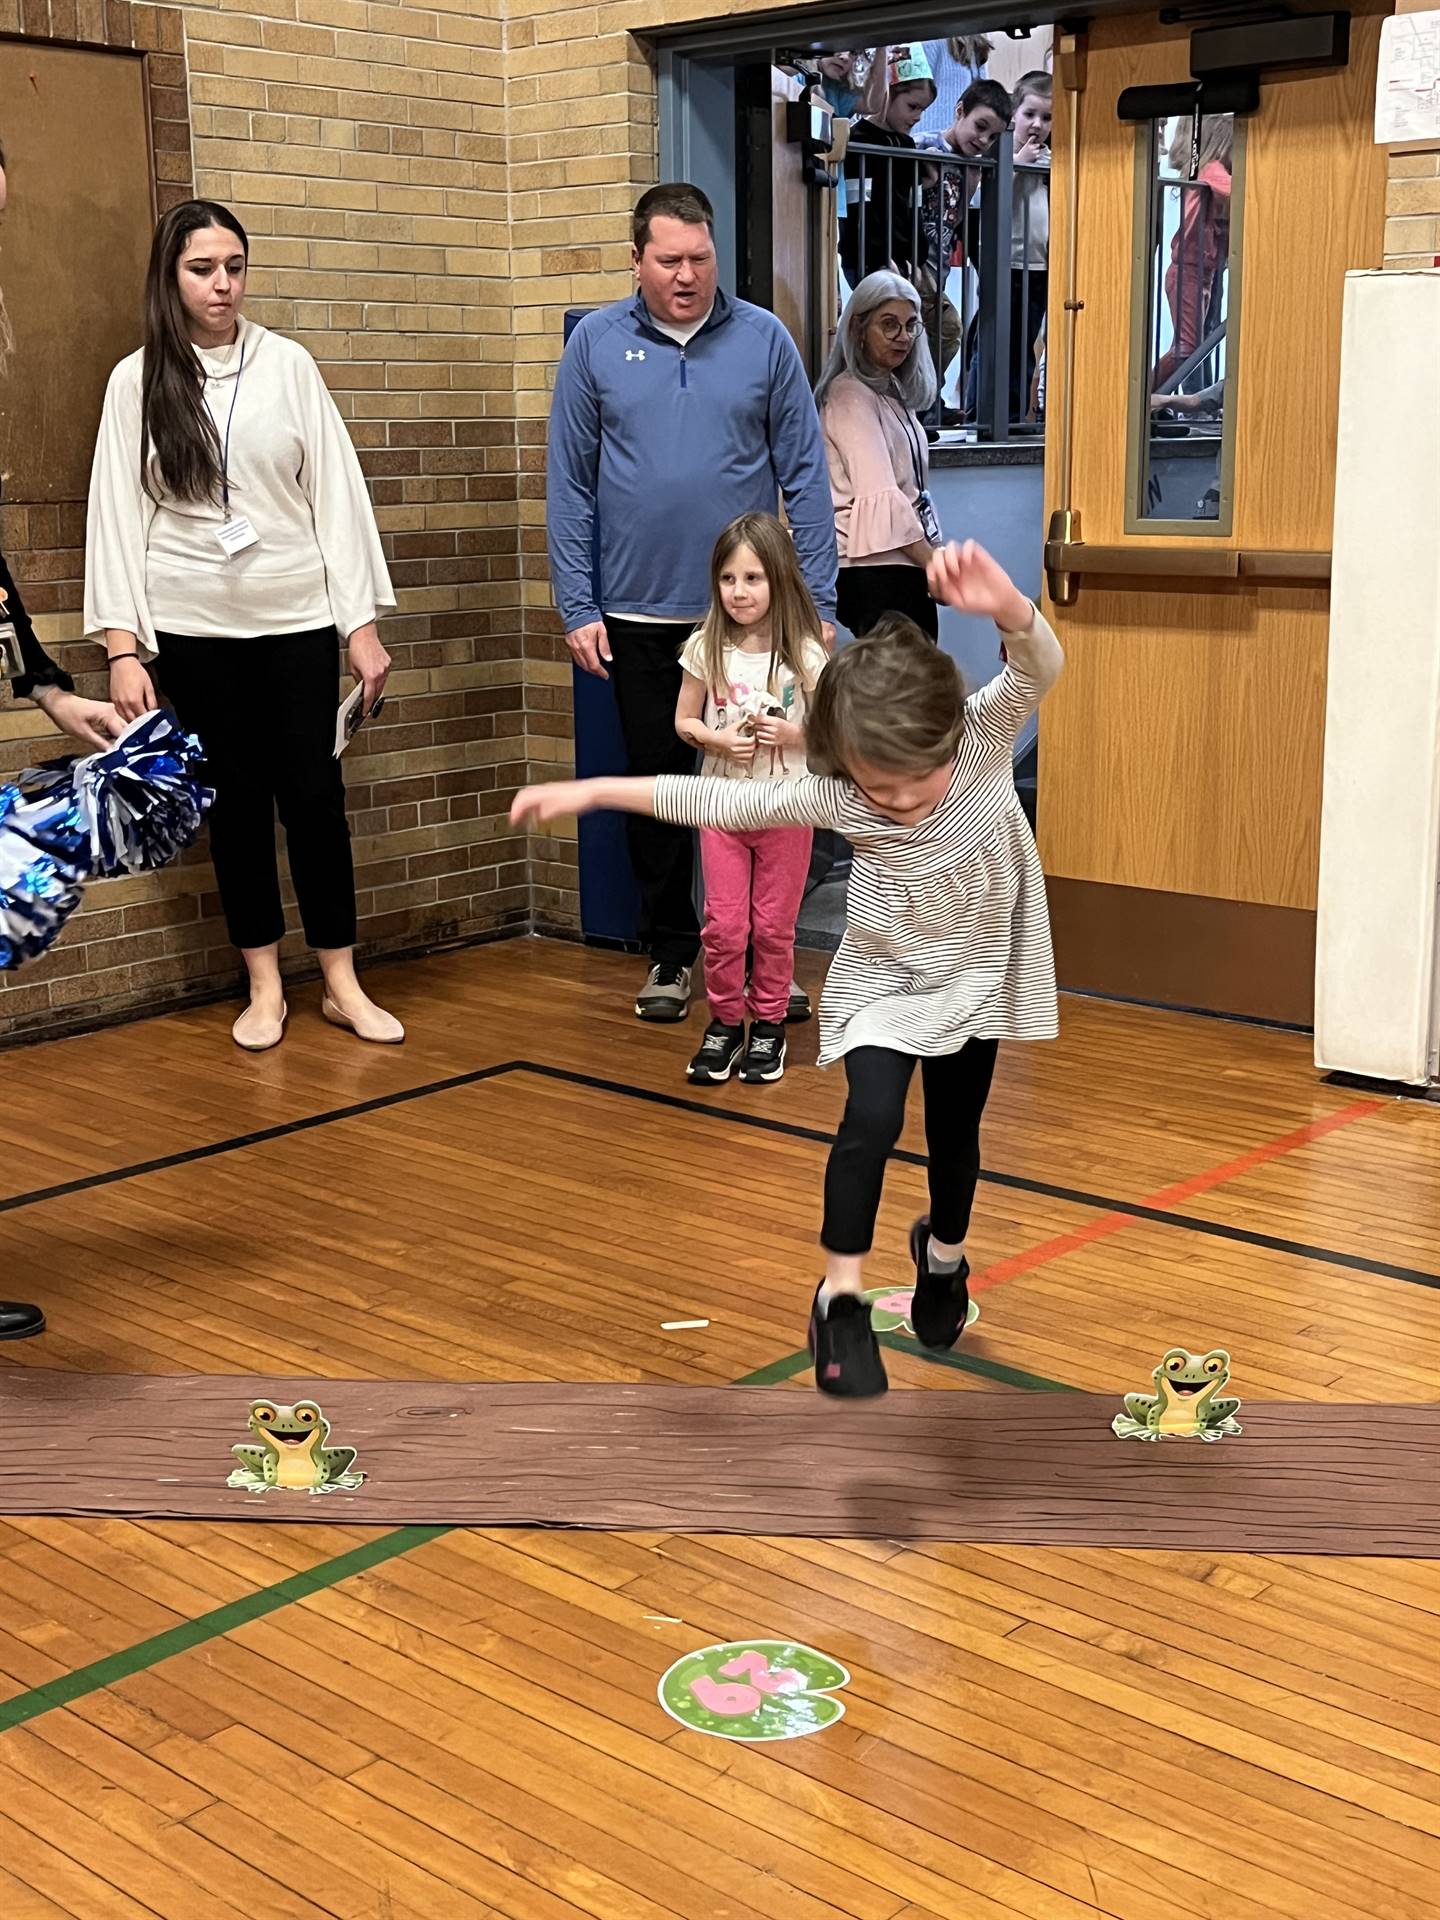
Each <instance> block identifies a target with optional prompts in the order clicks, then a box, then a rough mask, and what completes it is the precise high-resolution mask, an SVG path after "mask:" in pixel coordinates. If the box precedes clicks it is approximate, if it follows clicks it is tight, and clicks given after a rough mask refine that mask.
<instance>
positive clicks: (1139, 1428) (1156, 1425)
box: [1110, 1347, 1242, 1441]
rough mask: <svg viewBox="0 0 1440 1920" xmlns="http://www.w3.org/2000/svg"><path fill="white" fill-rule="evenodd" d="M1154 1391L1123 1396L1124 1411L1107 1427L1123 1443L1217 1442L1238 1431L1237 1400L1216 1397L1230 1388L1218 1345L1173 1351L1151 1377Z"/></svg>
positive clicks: (1227, 1367)
mask: <svg viewBox="0 0 1440 1920" xmlns="http://www.w3.org/2000/svg"><path fill="white" fill-rule="evenodd" d="M1150 1377H1151V1379H1152V1380H1153V1381H1154V1382H1155V1389H1156V1390H1155V1392H1154V1393H1127V1394H1126V1396H1125V1411H1124V1413H1117V1414H1116V1416H1115V1418H1114V1420H1112V1421H1111V1423H1110V1424H1111V1427H1112V1429H1113V1431H1114V1432H1115V1433H1117V1434H1118V1435H1119V1436H1120V1438H1121V1439H1122V1440H1206V1441H1213V1440H1222V1439H1223V1438H1224V1437H1225V1435H1226V1434H1227V1433H1239V1432H1241V1430H1242V1429H1241V1426H1240V1422H1239V1421H1238V1420H1237V1419H1236V1418H1235V1416H1236V1414H1237V1413H1238V1412H1239V1411H1240V1402H1239V1401H1238V1400H1227V1399H1221V1398H1219V1397H1218V1396H1219V1394H1220V1389H1221V1388H1222V1387H1226V1386H1228V1385H1229V1384H1230V1356H1229V1354H1228V1353H1227V1352H1226V1351H1225V1349H1224V1348H1223V1347H1212V1348H1211V1350H1210V1352H1209V1353H1190V1352H1187V1350H1186V1349H1185V1348H1184V1347H1172V1348H1171V1349H1170V1351H1169V1352H1168V1353H1167V1354H1166V1355H1165V1357H1164V1359H1163V1360H1162V1361H1161V1362H1160V1364H1159V1366H1158V1367H1156V1369H1155V1371H1154V1373H1153V1374H1152V1375H1151V1376H1150Z"/></svg>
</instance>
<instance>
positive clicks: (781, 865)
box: [700, 827, 814, 1027]
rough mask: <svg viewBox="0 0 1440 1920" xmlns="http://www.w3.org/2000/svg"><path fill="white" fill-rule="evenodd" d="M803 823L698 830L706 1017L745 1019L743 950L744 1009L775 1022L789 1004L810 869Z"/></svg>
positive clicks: (809, 836)
mask: <svg viewBox="0 0 1440 1920" xmlns="http://www.w3.org/2000/svg"><path fill="white" fill-rule="evenodd" d="M813 837H814V836H813V834H812V833H811V830H810V828H809V827H766V828H763V829H762V830H761V831H760V832H758V833H721V832H719V831H718V830H717V829H715V828H713V827H702V828H701V830H700V866H701V871H702V872H703V873H704V875H705V924H704V926H703V927H702V928H701V930H700V938H701V941H702V943H703V945H704V948H705V991H706V993H707V994H708V995H709V999H710V1018H711V1019H712V1020H723V1021H724V1022H725V1024H726V1025H727V1026H731V1027H735V1026H739V1024H740V1022H741V1021H742V1020H743V1019H744V1018H745V950H746V948H747V947H749V948H750V949H751V950H752V957H751V963H750V1011H751V1012H752V1013H753V1014H754V1016H755V1018H756V1019H757V1020H773V1021H775V1022H776V1023H779V1022H780V1021H782V1020H783V1019H784V1018H785V1013H786V1009H787V1007H788V1005H789V1001H790V981H791V978H792V974H793V969H794V966H795V920H796V916H797V915H798V914H799V912H800V901H801V899H802V898H803V896H804V893H805V879H806V876H807V874H808V873H809V871H810V842H811V840H812V839H813Z"/></svg>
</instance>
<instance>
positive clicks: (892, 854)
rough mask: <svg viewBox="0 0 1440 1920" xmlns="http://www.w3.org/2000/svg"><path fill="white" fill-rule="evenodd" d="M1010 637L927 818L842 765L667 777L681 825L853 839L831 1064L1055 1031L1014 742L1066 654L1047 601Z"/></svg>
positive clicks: (975, 700)
mask: <svg viewBox="0 0 1440 1920" xmlns="http://www.w3.org/2000/svg"><path fill="white" fill-rule="evenodd" d="M1004 638H1005V651H1006V656H1007V658H1006V664H1005V667H1004V669H1003V671H1002V672H1000V673H999V674H997V675H996V677H995V678H994V679H993V680H992V681H991V682H990V683H989V685H988V686H984V687H982V688H981V689H980V691H979V692H978V693H973V694H971V696H970V698H969V699H968V700H967V701H966V702H965V730H964V733H963V734H962V735H961V739H960V746H959V750H958V751H957V753H956V755H955V765H954V769H953V771H952V774H951V777H950V786H949V789H948V791H947V793H946V795H945V798H944V799H943V800H942V801H941V802H940V804H939V806H938V807H937V808H936V809H935V811H934V812H933V813H932V814H930V815H929V816H928V817H927V818H926V819H924V820H921V821H920V822H919V823H918V824H917V825H916V826H913V827H905V826H899V825H897V823H896V822H895V821H893V820H890V819H887V818H886V817H885V815H884V814H882V813H880V812H878V811H877V809H876V808H875V807H874V806H873V805H872V804H871V802H870V801H868V800H867V799H866V798H865V796H864V794H863V793H861V792H860V790H859V789H858V788H857V787H856V786H855V785H854V784H853V783H852V782H851V781H849V780H847V779H845V778H843V777H842V778H833V777H826V776H823V775H820V774H807V775H805V776H804V777H803V778H802V779H799V780H753V781H752V780H707V779H703V778H701V779H696V778H695V777H694V776H693V775H690V774H662V775H661V776H660V778H659V779H658V780H657V781H656V782H655V814H656V817H657V818H658V819H660V820H669V821H671V822H673V823H674V824H675V825H676V826H682V827H720V828H722V829H724V830H726V831H728V832H731V833H738V832H745V833H753V832H755V831H757V830H758V829H761V828H765V827H801V826H813V827H829V828H831V829H832V830H833V831H835V832H838V833H841V834H843V835H844V837H845V838H846V839H847V840H848V841H849V842H850V845H851V847H852V848H853V850H854V856H855V857H854V861H853V863H852V866H851V869H850V890H849V894H848V896H847V901H846V928H845V937H844V939H843V940H842V941H841V942H840V950H839V952H838V953H837V954H836V955H835V958H834V960H833V962H832V963H831V967H830V973H829V976H828V978H827V979H826V981H825V991H824V993H823V994H822V995H821V997H820V1065H821V1066H822V1067H828V1066H830V1065H831V1064H832V1063H833V1062H834V1061H836V1060H838V1059H840V1058H841V1056H842V1055H844V1054H846V1053H849V1052H851V1051H852V1049H854V1048H856V1047H889V1048H891V1049H892V1050H893V1051H895V1052H898V1053H909V1054H914V1055H916V1056H917V1057H920V1058H924V1057H927V1056H930V1055H934V1054H943V1053H955V1052H958V1050H959V1049H960V1048H961V1047H963V1046H964V1045H965V1043H966V1041H967V1040H1048V1039H1051V1038H1053V1036H1054V1034H1055V1032H1056V1021H1057V1013H1056V1000H1055V962H1054V959H1053V957H1052V954H1051V950H1050V921H1049V916H1048V913H1047V910H1046V904H1045V877H1044V875H1043V874H1042V872H1041V871H1040V857H1039V855H1038V854H1037V853H1036V851H1035V839H1034V836H1033V835H1032V833H1031V831H1030V825H1029V822H1028V821H1027V820H1026V818H1025V814H1024V812H1023V810H1022V808H1021V805H1020V801H1019V798H1018V796H1017V795H1016V792H1015V765H1014V747H1015V736H1016V735H1017V734H1018V733H1019V731H1020V728H1021V727H1022V726H1023V725H1024V723H1025V720H1026V719H1027V718H1028V716H1029V715H1030V714H1031V713H1033V712H1034V710H1035V708H1036V706H1037V705H1038V703H1039V701H1040V699H1041V698H1042V696H1043V695H1044V694H1045V692H1046V691H1047V690H1048V688H1050V687H1051V686H1053V685H1054V683H1055V681H1056V679H1057V678H1058V677H1059V674H1060V669H1061V666H1062V664H1063V661H1064V655H1063V654H1062V652H1061V650H1060V642H1059V641H1058V640H1057V639H1056V637H1055V635H1054V633H1053V632H1052V631H1051V628H1050V626H1049V624H1048V622H1047V621H1046V620H1045V619H1044V617H1043V616H1042V615H1041V614H1040V613H1038V612H1037V613H1035V615H1034V617H1033V618H1032V620H1031V622H1030V625H1029V626H1028V627H1027V628H1026V629H1025V631H1024V632H1023V633H1007V634H1006V635H1005V636H1004Z"/></svg>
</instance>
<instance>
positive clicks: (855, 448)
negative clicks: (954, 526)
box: [815, 273, 940, 640]
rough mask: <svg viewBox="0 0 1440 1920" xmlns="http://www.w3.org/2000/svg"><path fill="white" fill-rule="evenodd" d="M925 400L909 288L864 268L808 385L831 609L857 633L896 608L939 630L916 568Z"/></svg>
mask: <svg viewBox="0 0 1440 1920" xmlns="http://www.w3.org/2000/svg"><path fill="white" fill-rule="evenodd" d="M934 398H935V363H934V361H933V360H932V359H931V357H930V347H929V343H928V342H927V340H926V338H925V327H924V322H923V320H922V319H921V315H920V296H919V294H918V293H917V292H916V291H915V289H914V287H912V286H911V284H910V282H909V281H908V280H906V279H904V278H903V277H902V276H901V275H900V274H898V273H872V274H869V275H867V277H866V278H865V279H864V280H862V281H861V282H860V284H859V286H858V287H856V289H855V291H854V293H852V294H851V296H850V299H849V301H848V302H847V304H846V307H845V311H844V313H843V314H841V316H840V325H839V328H838V329H837V331H836V334H835V344H834V346H833V347H832V348H831V350H830V359H829V362H828V364H827V365H826V368H825V371H824V373H823V374H821V376H820V381H819V384H818V385H817V387H816V389H815V404H816V406H817V407H818V408H819V409H820V425H821V429H822V431H823V433H824V436H825V457H826V459H827V461H828V462H829V466H830V493H831V497H832V498H833V499H834V502H835V535H836V541H837V544H838V546H839V549H840V579H839V617H840V619H841V621H842V622H843V624H844V625H845V626H847V627H848V628H849V629H850V631H851V632H852V633H853V634H855V635H857V636H858V635H860V634H863V633H869V631H870V630H871V628H872V627H873V626H874V625H875V624H876V622H877V621H878V620H879V619H880V618H881V617H882V616H883V615H884V614H887V613H902V614H905V615H906V616H907V617H908V618H909V619H911V620H913V621H914V622H915V624H916V626H918V627H919V628H920V629H921V631H922V632H924V633H928V634H929V635H930V638H931V639H932V640H934V639H937V638H938V637H939V633H940V616H939V613H938V610H937V609H936V606H935V602H934V601H933V600H932V599H931V598H930V590H929V588H928V587H927V585H926V582H925V569H926V568H927V567H928V566H929V564H930V556H931V555H932V554H933V553H934V551H935V549H936V548H937V547H938V546H939V545H940V524H939V521H938V520H937V519H936V517H935V509H934V506H933V505H932V504H931V500H930V493H929V487H928V479H929V447H928V442H927V440H926V436H925V428H924V425H923V424H922V421H921V418H920V416H921V415H922V414H923V413H924V412H925V410H926V409H927V408H928V407H929V406H930V404H931V402H932V401H933V400H934Z"/></svg>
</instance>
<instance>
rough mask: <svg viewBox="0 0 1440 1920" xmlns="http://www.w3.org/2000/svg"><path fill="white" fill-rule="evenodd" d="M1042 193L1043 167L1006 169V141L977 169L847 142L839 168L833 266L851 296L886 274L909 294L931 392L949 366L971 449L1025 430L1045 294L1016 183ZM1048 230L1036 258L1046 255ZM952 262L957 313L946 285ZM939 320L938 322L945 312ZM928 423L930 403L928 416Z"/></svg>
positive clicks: (1029, 200)
mask: <svg viewBox="0 0 1440 1920" xmlns="http://www.w3.org/2000/svg"><path fill="white" fill-rule="evenodd" d="M1030 179H1037V180H1041V181H1043V182H1044V183H1045V187H1046V191H1047V193H1048V189H1049V179H1050V169H1049V167H1048V166H1035V165H1031V164H1027V165H1025V166H1018V167H1017V166H1016V165H1015V161H1014V144H1013V140H1012V137H1011V135H1010V134H1008V133H1006V134H1005V135H1003V136H1002V137H1001V139H1000V140H999V141H998V142H997V143H996V145H995V147H994V148H993V149H992V151H991V152H990V153H988V154H986V155H984V156H982V157H980V158H978V159H967V158H964V157H962V156H961V155H959V154H953V153H949V152H943V153H942V152H938V151H932V150H930V149H921V150H917V151H911V150H910V149H908V148H895V147H878V146H867V145H866V144H865V143H864V142H863V141H860V140H852V141H851V143H850V145H849V147H848V149H847V152H846V158H845V169H844V179H843V184H842V191H843V192H844V194H845V206H844V210H843V212H842V213H841V216H840V263H841V269H842V272H843V274H844V277H845V280H846V281H847V283H848V284H849V286H850V288H851V289H852V290H853V288H854V287H855V285H856V284H857V282H858V281H859V280H861V279H863V278H864V276H865V275H866V274H867V273H873V272H875V271H877V269H879V268H882V267H886V266H891V265H893V266H894V267H896V268H897V269H898V270H899V271H900V272H901V273H903V274H904V275H905V277H906V278H907V279H908V280H910V281H911V282H912V284H914V285H915V287H916V288H917V290H918V291H919V293H920V295H921V304H922V312H923V313H924V316H925V330H926V334H927V337H928V338H929V341H930V350H931V353H932V355H933V357H934V360H935V372H936V376H937V380H938V383H939V387H940V388H942V389H943V387H944V386H945V385H946V384H947V372H948V371H949V369H950V367H951V366H952V365H953V362H954V360H955V359H956V358H957V357H958V359H959V362H960V365H959V369H958V380H957V392H958V397H959V400H960V410H961V413H962V415H963V416H964V419H965V422H966V424H967V425H971V426H973V428H974V430H975V433H976V435H977V437H978V438H979V439H982V440H1005V439H1008V438H1009V437H1010V436H1011V434H1012V432H1013V431H1014V430H1015V429H1016V428H1017V427H1018V428H1019V429H1020V430H1021V431H1027V430H1028V431H1030V432H1038V431H1040V426H1039V416H1037V423H1036V425H1035V426H1034V427H1028V416H1029V414H1030V410H1031V406H1030V402H1031V388H1032V385H1033V382H1034V374H1035V366H1036V357H1037V356H1036V351H1035V341H1036V337H1037V335H1038V334H1039V333H1040V331H1041V327H1042V323H1043V319H1044V311H1045V296H1046V292H1047V288H1048V260H1047V265H1046V266H1045V267H1041V266H1038V265H1036V264H1035V263H1034V262H1033V261H1032V258H1031V256H1032V254H1033V253H1034V252H1035V251H1037V249H1036V248H1035V246H1034V245H1033V244H1032V239H1033V235H1032V219H1033V215H1034V204H1035V197H1034V195H1033V193H1032V192H1031V191H1030V190H1028V189H1027V187H1026V185H1025V182H1027V181H1028V180H1030ZM1048 232H1049V228H1048V221H1047V225H1046V247H1047V253H1048ZM957 254H958V256H959V263H960V264H962V265H963V266H964V267H965V268H966V269H968V270H967V271H965V272H964V273H963V274H962V277H961V283H960V288H959V294H960V300H959V305H958V306H956V304H955V303H954V302H953V301H952V300H951V299H950V298H949V296H948V293H947V284H946V283H947V281H948V280H949V277H950V272H951V268H952V265H953V264H956V261H955V258H954V256H956V255H957ZM947 310H948V311H947ZM932 418H933V420H934V422H935V423H936V424H939V422H940V420H941V418H942V414H941V401H940V397H939V393H938V392H937V396H936V403H935V411H934V414H933V416H932Z"/></svg>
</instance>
